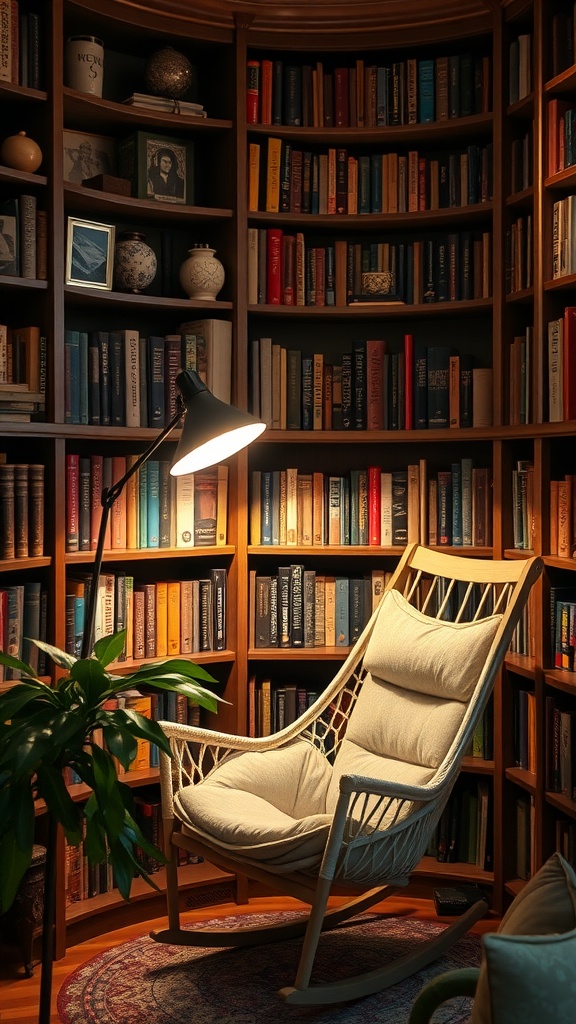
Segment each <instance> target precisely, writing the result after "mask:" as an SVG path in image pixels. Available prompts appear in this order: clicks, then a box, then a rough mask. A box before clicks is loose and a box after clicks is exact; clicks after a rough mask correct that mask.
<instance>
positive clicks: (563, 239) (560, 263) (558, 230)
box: [552, 195, 576, 279]
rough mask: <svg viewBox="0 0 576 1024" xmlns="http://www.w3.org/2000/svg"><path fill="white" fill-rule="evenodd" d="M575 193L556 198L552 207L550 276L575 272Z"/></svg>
mask: <svg viewBox="0 0 576 1024" xmlns="http://www.w3.org/2000/svg"><path fill="white" fill-rule="evenodd" d="M575 224H576V195H570V196H566V197H565V198H564V199H558V200H557V201H556V202H555V203H554V205H553V207H552V277H553V278H554V279H556V278H558V277H566V275H567V274H574V273H576V247H575V246H574V238H575V237H576V232H575V229H574V225H575Z"/></svg>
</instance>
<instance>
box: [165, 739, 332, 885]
mask: <svg viewBox="0 0 576 1024" xmlns="http://www.w3.org/2000/svg"><path fill="white" fill-rule="evenodd" d="M330 775H331V767H330V765H329V763H328V762H327V761H326V760H325V758H323V757H322V755H321V754H320V753H319V752H318V751H317V750H316V748H315V747H313V746H311V744H310V743H306V742H304V741H303V740H299V741H296V742H294V743H290V744H288V745H287V746H285V747H282V748H281V749H279V750H268V751H266V752H265V753H264V752H263V753H259V752H256V751H248V752H246V753H241V754H238V755H236V756H234V757H232V758H230V759H229V760H228V761H226V762H225V763H224V764H223V765H221V766H220V767H218V768H216V769H215V770H214V771H213V772H212V773H211V775H209V776H208V778H207V779H206V780H205V781H204V782H202V783H200V784H198V785H196V786H186V787H185V788H184V789H181V790H180V792H179V793H177V795H176V797H175V809H176V814H177V815H178V817H179V818H180V819H181V820H182V821H183V823H184V824H185V826H186V831H187V832H188V834H193V833H196V834H197V835H198V836H199V837H201V838H205V839H209V840H211V841H214V842H216V843H217V844H218V845H219V846H221V848H222V849H224V850H234V852H235V854H239V855H241V856H245V857H247V858H250V859H251V860H260V861H261V860H265V861H266V862H267V865H268V866H269V867H271V868H272V869H274V867H276V868H277V869H280V868H282V870H288V869H290V870H304V869H305V868H309V867H311V866H312V865H314V864H317V863H318V862H319V860H320V859H321V855H322V852H323V850H324V846H325V845H326V839H327V836H328V830H329V827H330V823H331V820H332V819H331V815H328V814H326V811H325V806H326V791H327V788H328V782H329V779H330Z"/></svg>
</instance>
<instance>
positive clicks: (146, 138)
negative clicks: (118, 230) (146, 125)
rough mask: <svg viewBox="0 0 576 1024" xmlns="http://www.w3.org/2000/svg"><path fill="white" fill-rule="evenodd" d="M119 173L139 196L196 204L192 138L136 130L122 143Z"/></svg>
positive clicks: (134, 194) (153, 200)
mask: <svg viewBox="0 0 576 1024" xmlns="http://www.w3.org/2000/svg"><path fill="white" fill-rule="evenodd" d="M118 173H119V174H120V176H121V177H122V178H128V179H129V181H130V182H131V184H132V195H133V196H135V197H136V198H138V199H148V200H150V201H151V202H162V203H178V204H181V205H183V206H192V205H193V204H194V145H193V143H192V142H191V141H190V140H188V139H177V138H174V137H172V136H169V135H157V134H156V133H155V132H145V131H137V132H133V133H132V135H129V136H128V137H127V138H125V139H122V140H121V142H120V143H119V145H118Z"/></svg>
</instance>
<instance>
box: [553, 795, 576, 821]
mask: <svg viewBox="0 0 576 1024" xmlns="http://www.w3.org/2000/svg"><path fill="white" fill-rule="evenodd" d="M546 801H547V803H549V804H550V806H551V807H555V808H557V810H559V811H562V813H563V814H566V815H568V817H570V818H576V801H574V800H571V799H570V797H568V796H564V795H563V794H562V793H550V792H548V791H547V792H546Z"/></svg>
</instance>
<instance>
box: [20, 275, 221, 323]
mask: <svg viewBox="0 0 576 1024" xmlns="http://www.w3.org/2000/svg"><path fill="white" fill-rule="evenodd" d="M0 283H1V282H0ZM64 292H65V295H66V300H67V302H69V304H70V305H78V306H80V305H89V306H91V307H96V306H102V307H113V306H118V307H120V308H122V309H126V308H127V307H128V306H131V307H134V309H138V308H141V309H144V310H146V309H148V310H149V309H153V310H155V309H165V310H171V309H173V310H180V311H181V312H182V311H190V310H194V311H195V312H196V311H197V312H198V317H199V318H200V317H201V316H202V315H204V314H206V313H213V312H219V311H221V310H231V309H232V308H233V305H232V303H231V302H225V301H220V300H219V299H215V300H214V302H211V303H210V306H208V307H207V306H206V302H204V301H201V300H200V299H187V298H186V297H185V296H184V295H183V296H182V298H181V299H180V298H179V299H172V298H167V297H165V296H162V295H127V294H126V293H125V292H113V291H111V292H106V291H99V290H98V289H96V288H85V287H83V286H80V287H76V286H75V285H65V286H64Z"/></svg>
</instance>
